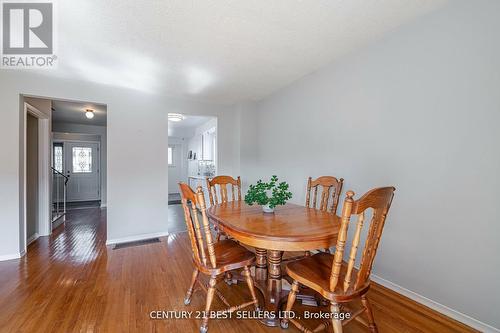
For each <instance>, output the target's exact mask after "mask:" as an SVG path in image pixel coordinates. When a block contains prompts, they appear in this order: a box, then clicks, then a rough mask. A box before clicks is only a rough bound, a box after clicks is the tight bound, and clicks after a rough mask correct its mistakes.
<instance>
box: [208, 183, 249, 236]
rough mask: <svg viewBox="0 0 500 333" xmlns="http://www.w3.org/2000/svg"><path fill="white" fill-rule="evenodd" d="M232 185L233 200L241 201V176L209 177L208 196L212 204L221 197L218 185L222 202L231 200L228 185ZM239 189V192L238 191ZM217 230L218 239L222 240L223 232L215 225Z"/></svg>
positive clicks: (215, 203)
mask: <svg viewBox="0 0 500 333" xmlns="http://www.w3.org/2000/svg"><path fill="white" fill-rule="evenodd" d="M228 185H229V186H231V199H232V200H231V201H236V199H237V200H238V201H241V179H240V176H238V178H236V179H234V178H233V177H231V176H216V177H214V178H211V179H210V178H207V189H208V196H209V198H210V205H212V206H213V205H218V204H219V197H217V186H218V187H219V195H220V203H224V202H229V196H228V190H227V187H228ZM235 190H237V193H236V191H235ZM215 231H216V232H217V241H219V240H220V237H221V232H220V231H219V229H218V228H217V227H215Z"/></svg>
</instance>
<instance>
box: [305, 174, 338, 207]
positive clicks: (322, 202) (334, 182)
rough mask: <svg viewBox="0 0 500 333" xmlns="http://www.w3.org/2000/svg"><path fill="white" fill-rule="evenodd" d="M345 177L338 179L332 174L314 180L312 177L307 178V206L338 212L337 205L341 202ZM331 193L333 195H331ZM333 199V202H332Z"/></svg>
mask: <svg viewBox="0 0 500 333" xmlns="http://www.w3.org/2000/svg"><path fill="white" fill-rule="evenodd" d="M343 183H344V179H342V178H340V179H337V178H335V177H332V176H321V177H319V178H316V179H315V180H313V179H312V178H311V177H309V178H308V179H307V192H306V207H308V208H314V209H319V210H322V211H324V212H332V213H334V214H336V213H337V206H338V203H339V198H340V193H341V192H342V186H343ZM319 187H321V196H320V197H319V207H318V206H317V201H318V188H319ZM311 191H314V192H313V193H312V206H311ZM330 193H331V195H330ZM330 199H331V203H330Z"/></svg>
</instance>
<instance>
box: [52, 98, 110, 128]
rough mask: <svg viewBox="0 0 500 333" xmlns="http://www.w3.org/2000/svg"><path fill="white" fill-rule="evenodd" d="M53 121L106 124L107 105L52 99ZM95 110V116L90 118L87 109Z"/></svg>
mask: <svg viewBox="0 0 500 333" xmlns="http://www.w3.org/2000/svg"><path fill="white" fill-rule="evenodd" d="M52 109H53V111H52V121H53V122H55V123H72V124H83V125H97V126H106V106H105V105H102V104H92V103H80V102H66V101H52ZM87 109H91V110H94V118H92V119H88V118H87V117H86V116H85V110H87Z"/></svg>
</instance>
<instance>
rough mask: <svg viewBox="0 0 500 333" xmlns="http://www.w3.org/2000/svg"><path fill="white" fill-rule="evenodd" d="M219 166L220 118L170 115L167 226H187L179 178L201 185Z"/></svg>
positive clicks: (171, 229) (178, 228)
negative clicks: (218, 136)
mask: <svg viewBox="0 0 500 333" xmlns="http://www.w3.org/2000/svg"><path fill="white" fill-rule="evenodd" d="M216 170H217V118H215V117H207V116H193V115H184V114H169V117H168V205H169V206H168V230H169V232H174V233H175V232H179V231H184V230H186V225H185V222H184V213H183V210H182V207H181V205H180V203H181V201H180V199H181V198H180V193H179V185H178V183H179V182H184V183H187V184H188V185H189V186H190V187H191V188H192V189H196V187H197V186H202V188H203V189H204V191H205V192H206V195H205V197H206V199H208V196H207V195H208V192H207V191H206V188H207V182H206V178H207V177H213V176H215V175H216Z"/></svg>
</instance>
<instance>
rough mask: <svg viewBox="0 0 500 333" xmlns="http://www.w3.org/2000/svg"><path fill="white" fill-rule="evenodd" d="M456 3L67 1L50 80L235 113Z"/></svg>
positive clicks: (437, 0) (432, 0)
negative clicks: (185, 100) (229, 107)
mask: <svg viewBox="0 0 500 333" xmlns="http://www.w3.org/2000/svg"><path fill="white" fill-rule="evenodd" d="M445 2H446V0H404V1H402V0H379V1H374V0H348V1H347V0H309V1H306V0H302V1H301V0H252V1H249V0H236V1H235V0H213V1H206V0H198V1H193V0H191V1H189V0H168V1H164V0H155V1H136V0H106V1H102V0H85V1H58V2H57V10H58V14H57V17H58V24H57V27H58V29H57V30H58V42H57V46H56V47H57V54H58V59H59V67H58V69H57V70H51V71H46V70H45V71H43V73H45V74H48V75H56V76H63V77H68V78H77V79H82V80H86V81H91V82H96V83H101V84H106V85H112V86H118V87H125V88H131V89H137V90H141V91H145V92H150V93H158V94H168V95H175V96H187V97H193V98H196V99H200V100H208V101H214V102H220V103H233V102H238V101H245V100H255V99H261V98H263V97H265V96H266V95H268V94H270V93H272V92H273V91H275V90H277V89H279V88H281V87H283V86H286V85H288V84H290V83H291V82H293V81H295V80H297V79H298V78H300V77H302V76H304V75H306V74H308V73H310V72H312V71H314V70H316V69H318V68H320V67H322V66H324V65H326V64H328V63H330V62H332V61H334V60H335V59H337V58H338V57H339V56H341V55H343V54H345V53H347V52H349V51H352V50H353V49H355V48H357V47H361V46H363V45H366V44H367V43H370V42H372V41H374V40H376V39H377V38H380V37H381V36H382V35H383V34H384V33H385V32H387V31H389V30H391V29H393V28H395V27H397V26H399V25H401V24H404V23H406V22H409V21H411V20H412V19H414V18H415V17H417V16H418V15H421V14H424V13H427V12H429V11H431V10H434V9H436V8H438V7H440V6H442V5H443V4H444V3H445Z"/></svg>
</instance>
